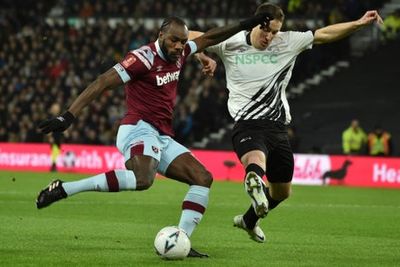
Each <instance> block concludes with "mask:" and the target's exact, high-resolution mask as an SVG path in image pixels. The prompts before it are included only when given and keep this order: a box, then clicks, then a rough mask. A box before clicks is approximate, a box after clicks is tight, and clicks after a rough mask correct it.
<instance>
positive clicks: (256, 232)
mask: <svg viewBox="0 0 400 267" xmlns="http://www.w3.org/2000/svg"><path fill="white" fill-rule="evenodd" d="M258 222H259V221H258ZM258 222H257V224H256V226H254V228H253V229H249V228H247V226H246V223H245V222H244V220H243V215H237V216H235V217H234V218H233V226H235V227H237V228H241V229H243V230H245V231H246V232H247V233H248V234H249V236H250V238H251V239H253V240H254V241H256V242H258V243H264V242H265V235H264V232H263V230H261V228H260V226H258Z"/></svg>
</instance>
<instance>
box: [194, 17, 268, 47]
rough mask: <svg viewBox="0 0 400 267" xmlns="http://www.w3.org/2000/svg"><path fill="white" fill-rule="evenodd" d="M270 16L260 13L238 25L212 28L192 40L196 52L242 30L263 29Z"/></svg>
mask: <svg viewBox="0 0 400 267" xmlns="http://www.w3.org/2000/svg"><path fill="white" fill-rule="evenodd" d="M272 19H273V18H272V16H271V15H270V14H268V13H260V14H258V15H254V16H253V17H250V18H248V19H245V20H242V21H240V22H238V23H235V24H231V25H227V26H223V27H217V28H213V29H211V30H208V31H207V32H205V33H204V34H203V35H201V36H199V37H197V38H195V39H193V41H194V42H195V43H196V45H197V51H202V50H203V49H205V48H207V47H209V46H212V45H216V44H218V43H220V42H222V41H224V40H226V39H228V38H229V37H231V36H232V35H234V34H236V33H238V32H240V31H242V30H250V29H252V28H254V27H255V26H257V25H260V26H261V27H265V26H267V25H269V22H270V20H272Z"/></svg>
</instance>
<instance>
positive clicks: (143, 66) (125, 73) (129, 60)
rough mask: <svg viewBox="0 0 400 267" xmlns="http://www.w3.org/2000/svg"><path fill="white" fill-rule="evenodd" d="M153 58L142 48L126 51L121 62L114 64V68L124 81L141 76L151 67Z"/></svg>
mask: <svg viewBox="0 0 400 267" xmlns="http://www.w3.org/2000/svg"><path fill="white" fill-rule="evenodd" d="M152 65H153V60H152V58H151V57H149V55H148V54H146V51H145V50H143V49H137V50H133V51H130V52H128V53H127V54H126V55H125V57H124V58H123V59H122V60H121V62H119V63H117V64H115V66H114V69H115V70H116V71H117V73H118V75H119V77H120V78H121V80H122V81H123V82H124V83H127V82H129V81H130V80H133V79H135V78H136V77H138V76H142V75H143V74H145V73H146V72H148V71H149V70H150V69H151V66H152Z"/></svg>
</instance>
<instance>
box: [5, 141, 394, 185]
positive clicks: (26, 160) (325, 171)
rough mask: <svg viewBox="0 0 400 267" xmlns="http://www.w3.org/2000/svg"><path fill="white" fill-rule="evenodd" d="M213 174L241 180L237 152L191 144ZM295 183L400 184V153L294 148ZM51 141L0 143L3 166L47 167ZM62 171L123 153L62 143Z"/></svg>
mask: <svg viewBox="0 0 400 267" xmlns="http://www.w3.org/2000/svg"><path fill="white" fill-rule="evenodd" d="M193 154H194V155H195V156H196V157H197V158H198V159H199V160H200V161H201V162H202V163H203V164H204V165H205V166H206V167H207V169H208V170H209V171H210V172H211V173H212V174H213V176H214V178H215V180H230V181H237V182H241V181H242V179H243V176H244V171H243V168H242V166H241V164H240V162H239V160H238V159H237V157H236V155H235V154H234V153H233V152H229V151H207V150H193ZM294 160H295V170H294V175H293V183H294V184H305V185H323V184H324V183H325V184H340V185H347V186H368V187H391V188H400V158H378V157H376V158H375V157H356V156H330V155H311V154H296V155H295V158H294ZM50 165H51V160H50V146H49V145H47V144H22V143H0V170H16V171H48V170H49V169H50ZM57 167H58V170H59V171H60V172H75V173H100V172H105V171H108V170H111V169H122V168H125V167H124V159H123V157H122V155H121V154H120V153H119V152H118V151H117V149H116V148H115V147H111V146H88V145H67V144H65V145H63V146H62V153H61V156H60V157H59V158H58V161H57Z"/></svg>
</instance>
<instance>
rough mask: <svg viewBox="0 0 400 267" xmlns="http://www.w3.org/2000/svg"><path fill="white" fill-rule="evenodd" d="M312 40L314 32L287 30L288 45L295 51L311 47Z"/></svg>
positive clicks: (298, 51)
mask: <svg viewBox="0 0 400 267" xmlns="http://www.w3.org/2000/svg"><path fill="white" fill-rule="evenodd" d="M313 42H314V34H313V33H312V31H306V32H296V31H290V32H289V45H290V46H291V49H292V50H294V51H296V52H297V53H301V52H303V51H304V50H306V49H311V48H312V45H313Z"/></svg>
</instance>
